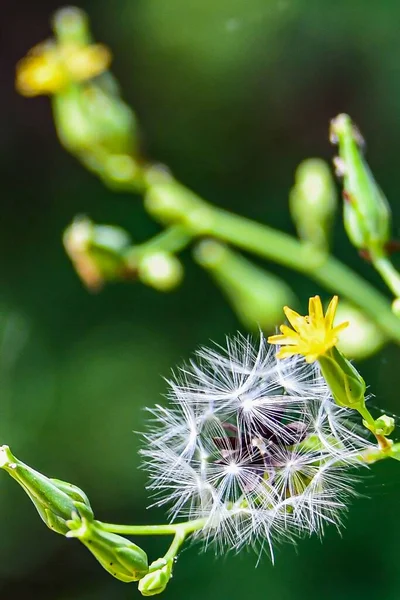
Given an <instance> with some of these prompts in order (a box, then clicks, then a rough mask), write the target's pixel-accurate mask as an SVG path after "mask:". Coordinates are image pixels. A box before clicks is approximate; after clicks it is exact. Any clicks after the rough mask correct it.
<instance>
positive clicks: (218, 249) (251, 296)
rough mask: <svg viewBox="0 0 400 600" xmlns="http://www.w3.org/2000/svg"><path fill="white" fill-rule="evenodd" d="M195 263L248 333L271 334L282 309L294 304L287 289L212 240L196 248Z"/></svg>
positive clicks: (224, 246) (275, 279)
mask: <svg viewBox="0 0 400 600" xmlns="http://www.w3.org/2000/svg"><path fill="white" fill-rule="evenodd" d="M194 256H195V260H196V261H197V262H198V263H199V264H200V265H201V266H202V267H204V268H205V269H206V270H207V271H208V272H209V273H210V275H211V276H212V278H213V279H214V280H215V282H216V283H217V284H218V286H219V287H220V288H221V290H222V292H223V293H224V294H225V296H226V297H227V299H228V301H229V303H230V304H231V306H232V308H233V309H234V311H235V312H236V314H237V316H238V318H239V319H240V321H241V322H242V323H243V325H245V327H246V328H248V329H250V330H257V329H258V328H259V327H261V328H262V329H263V330H265V331H272V330H273V329H274V327H275V326H276V324H277V323H279V322H280V320H281V314H282V306H284V305H287V304H288V305H291V304H293V303H295V299H294V294H293V292H292V290H291V289H290V288H289V286H288V285H287V284H286V283H285V282H284V281H282V280H281V279H280V278H279V277H277V276H276V275H273V274H272V273H268V272H267V271H265V270H264V269H261V268H260V267H258V266H256V265H254V264H253V263H252V262H250V261H249V260H247V259H246V258H244V257H243V256H241V255H240V254H239V253H238V252H235V251H233V250H231V249H230V248H229V247H228V246H226V245H224V244H221V243H219V242H216V241H214V240H204V241H202V242H200V243H199V244H198V245H197V246H196V248H195V254H194Z"/></svg>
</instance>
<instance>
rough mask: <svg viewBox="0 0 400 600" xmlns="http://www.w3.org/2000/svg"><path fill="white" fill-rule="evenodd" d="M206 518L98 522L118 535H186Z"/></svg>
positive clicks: (204, 521) (106, 529)
mask: <svg viewBox="0 0 400 600" xmlns="http://www.w3.org/2000/svg"><path fill="white" fill-rule="evenodd" d="M206 521H207V519H194V520H192V521H186V522H185V523H163V524H161V525H118V524H115V523H103V522H100V524H101V528H102V529H104V531H108V532H109V533H118V534H120V535H175V536H176V535H177V534H178V533H179V534H182V532H183V533H184V536H185V537H187V536H188V535H189V534H190V533H193V532H194V531H198V530H199V529H201V528H202V527H204V525H205V523H206Z"/></svg>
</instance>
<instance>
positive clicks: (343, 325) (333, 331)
mask: <svg viewBox="0 0 400 600" xmlns="http://www.w3.org/2000/svg"><path fill="white" fill-rule="evenodd" d="M349 325H350V321H343V323H340V325H336V327H334V328H333V329H331V334H332V335H334V336H336V335H337V334H338V333H339V331H343V329H346V327H348V326H349Z"/></svg>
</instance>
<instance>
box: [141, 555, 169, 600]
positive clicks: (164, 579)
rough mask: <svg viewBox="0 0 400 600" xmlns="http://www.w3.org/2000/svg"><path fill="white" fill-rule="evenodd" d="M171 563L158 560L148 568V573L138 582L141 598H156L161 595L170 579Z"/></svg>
mask: <svg viewBox="0 0 400 600" xmlns="http://www.w3.org/2000/svg"><path fill="white" fill-rule="evenodd" d="M172 566H173V561H172V560H170V561H168V562H166V561H165V559H164V558H159V559H158V560H156V561H155V562H153V563H152V564H151V565H150V567H149V572H148V573H147V575H145V576H144V577H143V578H142V579H141V580H140V581H139V586H138V588H139V592H140V593H141V594H142V596H156V595H157V594H161V593H162V592H163V591H164V590H165V588H166V587H167V585H168V582H169V580H170V579H171V577H172Z"/></svg>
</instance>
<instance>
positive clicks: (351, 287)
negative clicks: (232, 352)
mask: <svg viewBox="0 0 400 600" xmlns="http://www.w3.org/2000/svg"><path fill="white" fill-rule="evenodd" d="M209 232H210V234H211V235H213V236H215V237H217V238H219V239H223V240H224V241H227V242H230V243H232V244H235V245H236V246H238V247H240V248H242V249H243V250H248V251H250V252H253V253H255V254H258V255H259V256H262V257H263V258H267V259H269V260H273V261H275V262H277V263H279V264H281V265H284V266H286V267H290V268H292V269H294V270H296V271H299V272H300V273H304V274H305V275H308V277H310V278H311V279H314V280H315V281H317V282H318V283H320V284H321V285H323V286H324V287H325V288H326V289H328V290H330V291H332V292H336V293H338V294H339V295H343V296H345V297H346V298H347V299H348V300H350V301H351V302H353V304H355V305H356V306H358V307H359V308H361V309H362V310H363V311H364V312H365V313H366V314H367V315H369V316H370V317H371V318H372V319H373V320H374V321H375V322H376V323H377V324H378V325H379V326H380V327H381V329H382V330H383V331H384V332H385V333H386V334H387V335H388V337H389V338H390V339H392V340H395V341H396V342H398V343H400V320H399V319H398V318H397V317H396V316H395V315H394V314H393V313H392V311H391V307H390V304H389V302H388V301H387V300H386V299H385V298H384V297H383V296H382V295H381V294H380V293H379V292H378V291H376V290H375V288H374V287H373V286H372V285H371V284H369V283H368V282H367V281H365V280H364V279H363V278H362V277H360V275H358V274H357V273H355V272H354V271H352V270H351V269H350V268H349V267H347V266H346V265H344V264H343V263H341V262H340V261H339V260H337V259H336V258H334V257H333V256H329V255H327V254H325V253H323V252H321V251H319V250H318V249H316V248H314V247H313V248H312V249H311V248H310V247H309V246H307V245H305V244H303V243H301V242H299V241H297V240H296V239H295V238H293V237H292V236H290V235H288V234H286V233H284V232H280V231H277V230H275V229H272V228H271V227H268V226H267V225H261V224H259V223H256V222H253V221H250V220H249V219H245V218H243V217H239V216H236V215H233V214H230V213H228V212H226V211H222V210H215V211H213V220H212V223H211V225H210V228H209Z"/></svg>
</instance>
